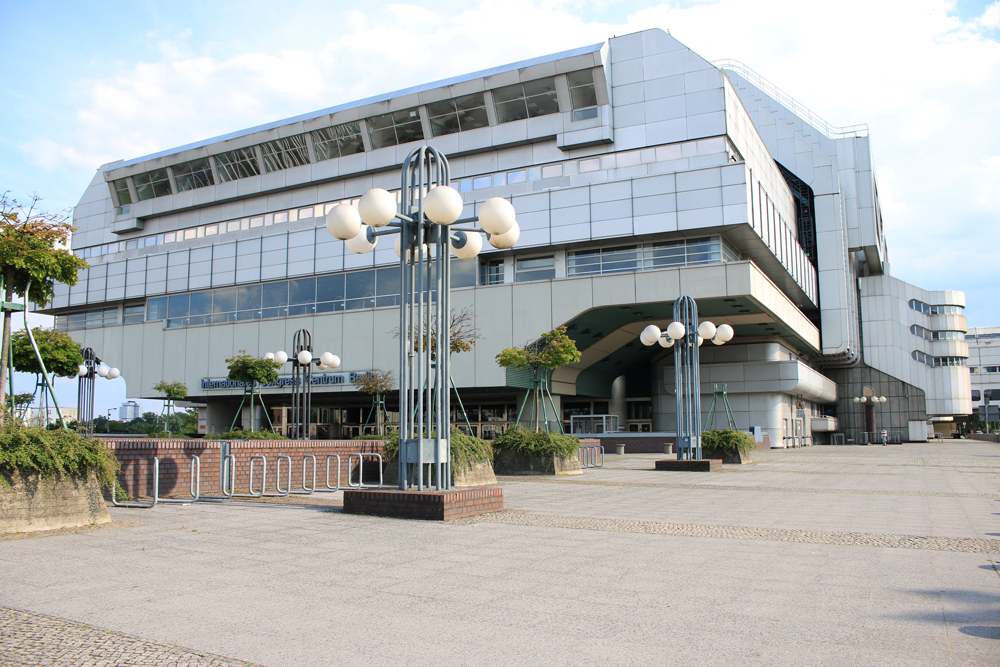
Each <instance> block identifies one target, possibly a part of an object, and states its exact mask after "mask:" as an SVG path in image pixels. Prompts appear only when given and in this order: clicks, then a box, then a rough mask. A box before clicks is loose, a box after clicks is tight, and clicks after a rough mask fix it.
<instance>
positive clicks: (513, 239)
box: [490, 222, 521, 250]
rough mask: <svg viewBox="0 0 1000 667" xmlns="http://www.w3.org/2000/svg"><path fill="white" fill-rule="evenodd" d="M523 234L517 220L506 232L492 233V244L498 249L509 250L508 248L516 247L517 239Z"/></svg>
mask: <svg viewBox="0 0 1000 667" xmlns="http://www.w3.org/2000/svg"><path fill="white" fill-rule="evenodd" d="M520 236H521V228H520V227H518V226H517V223H516V222H515V223H514V224H513V225H512V226H511V227H510V228H509V229H508V230H507V231H506V232H504V233H503V234H492V233H491V234H490V245H491V246H493V247H494V248H496V249H497V250H507V249H508V248H512V247H514V244H515V243H517V239H518V238H519V237H520Z"/></svg>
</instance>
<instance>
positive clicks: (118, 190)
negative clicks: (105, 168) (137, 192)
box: [113, 178, 132, 206]
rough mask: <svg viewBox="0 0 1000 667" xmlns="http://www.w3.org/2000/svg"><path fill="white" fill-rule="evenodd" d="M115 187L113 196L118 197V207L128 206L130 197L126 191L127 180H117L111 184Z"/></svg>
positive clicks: (130, 200)
mask: <svg viewBox="0 0 1000 667" xmlns="http://www.w3.org/2000/svg"><path fill="white" fill-rule="evenodd" d="M113 184H114V187H115V196H117V197H118V205H119V206H128V205H129V204H131V203H132V195H131V194H129V191H128V179H127V178H119V179H118V180H117V181H114V182H113Z"/></svg>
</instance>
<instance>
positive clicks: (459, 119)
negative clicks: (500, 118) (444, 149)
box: [427, 93, 490, 137]
mask: <svg viewBox="0 0 1000 667" xmlns="http://www.w3.org/2000/svg"><path fill="white" fill-rule="evenodd" d="M427 115H428V116H430V120H431V132H432V133H433V134H434V136H435V137H439V136H441V135H443V134H451V133H452V132H464V131H466V130H473V129H475V128H477V127H487V126H488V125H489V124H490V122H489V120H488V119H487V116H486V100H485V98H484V97H483V94H482V93H475V94H472V95H465V96H463V97H456V98H455V99H453V100H442V101H440V102H432V103H430V104H428V105H427Z"/></svg>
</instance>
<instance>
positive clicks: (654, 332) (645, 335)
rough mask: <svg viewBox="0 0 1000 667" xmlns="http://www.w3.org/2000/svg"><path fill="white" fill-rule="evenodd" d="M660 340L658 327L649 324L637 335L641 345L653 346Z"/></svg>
mask: <svg viewBox="0 0 1000 667" xmlns="http://www.w3.org/2000/svg"><path fill="white" fill-rule="evenodd" d="M659 339H660V327H658V326H656V325H655V324H650V325H649V326H648V327H646V328H645V329H643V330H642V333H641V334H639V340H640V341H641V342H642V344H643V345H647V346H648V345H654V344H656V341H658V340H659Z"/></svg>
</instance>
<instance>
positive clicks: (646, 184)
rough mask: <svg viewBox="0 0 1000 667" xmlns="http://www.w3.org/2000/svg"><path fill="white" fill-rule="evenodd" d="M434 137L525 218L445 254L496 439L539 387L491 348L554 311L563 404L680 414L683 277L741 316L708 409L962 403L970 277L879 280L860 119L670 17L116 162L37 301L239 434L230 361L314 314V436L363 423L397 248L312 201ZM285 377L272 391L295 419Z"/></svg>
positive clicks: (884, 256) (816, 423) (802, 414)
mask: <svg viewBox="0 0 1000 667" xmlns="http://www.w3.org/2000/svg"><path fill="white" fill-rule="evenodd" d="M420 143H427V144H431V145H433V146H434V147H435V148H437V149H438V150H440V151H442V152H444V153H445V154H446V155H448V156H449V158H450V161H451V168H452V172H451V173H452V184H453V186H454V187H456V188H457V189H458V190H459V191H460V192H461V193H462V196H463V197H464V200H465V203H466V214H468V215H472V214H473V213H474V212H475V210H476V208H477V207H478V206H479V205H480V204H481V203H482V202H484V201H485V200H486V199H488V198H490V197H505V198H508V199H509V200H510V201H511V203H512V204H513V205H514V207H515V209H516V210H517V220H518V223H519V225H520V229H521V233H520V239H519V240H518V242H517V244H516V245H515V246H514V247H513V248H512V249H511V250H505V251H499V250H495V249H493V248H491V247H490V246H488V245H486V246H485V248H484V251H483V253H482V254H481V255H480V256H479V257H478V258H476V259H468V260H460V259H457V258H455V259H453V260H452V289H453V297H452V298H453V304H454V307H455V310H456V311H457V312H461V311H463V310H465V309H468V313H470V315H471V318H472V322H473V324H474V326H475V328H476V329H477V330H478V335H477V336H476V344H475V347H474V348H473V349H472V350H471V351H468V352H464V353H459V354H455V355H454V357H453V365H452V368H453V377H454V381H455V384H456V386H457V388H458V392H459V394H460V396H461V400H462V403H463V405H464V408H465V410H466V416H467V417H468V421H469V423H470V424H471V427H472V429H473V430H474V431H475V432H476V433H478V434H479V435H481V436H485V437H490V436H492V435H493V434H495V433H497V432H498V431H499V430H501V429H503V428H505V427H506V426H508V425H509V424H511V423H512V422H513V421H514V420H515V419H516V416H517V406H518V405H519V401H520V398H521V397H522V396H523V395H524V393H525V386H526V384H527V383H526V381H525V378H524V376H523V374H520V373H515V372H508V371H507V370H506V369H504V368H500V367H499V366H498V365H497V364H496V361H495V356H496V355H497V353H498V352H500V350H502V349H503V348H505V347H508V346H512V345H518V344H522V343H525V342H527V341H530V340H534V339H536V338H538V336H539V335H540V334H541V333H543V332H546V331H549V330H551V329H553V328H554V327H557V326H560V325H565V326H566V327H567V328H568V331H569V334H570V335H571V336H572V338H573V339H574V340H575V341H576V344H577V345H578V347H579V348H580V349H581V350H582V353H583V357H582V359H581V361H580V362H579V363H576V364H573V365H571V366H567V367H564V368H562V369H559V370H558V371H556V372H555V374H554V376H553V379H552V380H553V381H552V393H553V394H554V397H555V403H556V404H557V405H556V408H557V411H558V413H559V417H560V418H561V419H562V420H563V422H564V423H565V424H566V425H567V426H569V424H570V418H571V417H572V416H574V415H586V414H595V415H601V414H612V415H617V416H618V417H619V421H618V423H619V428H621V429H623V430H625V431H626V432H629V433H643V432H670V431H672V430H673V429H674V425H675V418H674V393H673V392H674V371H673V352H672V351H671V350H669V349H667V350H665V349H662V348H660V347H659V346H654V347H652V348H650V347H646V346H644V345H642V344H641V343H640V342H639V340H638V337H639V333H640V332H641V331H642V329H643V328H644V327H645V326H647V325H648V324H650V323H653V324H657V325H658V326H660V327H661V328H664V327H666V325H667V324H668V323H669V322H670V321H671V319H672V306H673V302H674V300H675V299H677V298H678V297H680V296H682V295H690V296H692V297H694V298H695V299H696V300H697V303H698V308H699V311H700V314H701V317H702V318H703V319H707V320H711V321H713V322H715V323H716V324H722V323H728V324H730V325H732V326H733V328H734V329H735V338H734V339H733V340H732V341H731V342H729V343H727V344H726V345H723V346H720V347H716V346H714V345H707V346H705V347H702V349H701V362H702V371H701V379H702V393H703V394H704V397H703V408H704V410H705V412H706V413H707V406H708V405H709V403H710V400H711V398H712V395H713V389H714V388H715V387H716V386H717V387H718V389H719V390H720V391H721V390H722V388H723V387H724V388H725V390H726V392H727V398H728V402H729V404H730V406H731V408H732V412H733V417H734V418H735V423H736V426H737V427H738V428H740V429H743V430H748V429H750V427H756V429H755V430H756V431H757V432H760V433H762V434H765V435H767V436H768V437H769V440H770V443H771V446H772V447H781V446H794V445H799V444H808V443H810V442H813V443H825V442H840V441H845V442H851V441H854V442H862V441H863V440H864V438H865V436H864V433H863V431H864V429H865V424H864V421H863V416H864V406H863V405H860V404H856V403H854V402H853V398H855V397H860V396H863V395H864V391H865V388H866V387H868V388H869V392H874V394H875V395H876V396H879V397H882V396H885V397H886V399H887V401H886V402H885V403H879V405H878V406H877V410H876V418H877V428H878V429H882V428H887V429H889V430H891V431H896V432H900V433H901V434H902V435H901V437H902V438H904V439H906V438H910V439H918V440H920V439H924V438H926V437H927V434H928V431H929V426H930V425H931V424H933V422H934V421H935V420H944V421H947V420H950V419H952V418H953V417H954V416H955V415H963V414H967V413H970V412H971V410H972V403H971V401H970V396H971V390H970V379H969V369H968V367H967V365H966V361H967V358H968V355H969V353H968V345H967V343H966V342H965V341H964V340H963V336H964V333H965V330H966V320H965V317H964V316H963V314H962V312H963V306H964V295H963V294H962V293H961V292H954V291H926V290H923V289H921V288H919V287H916V286H914V285H910V284H907V283H905V282H903V281H901V280H898V279H896V278H893V277H892V276H891V274H890V271H889V255H888V249H887V241H886V238H885V235H884V230H883V225H882V216H881V212H880V209H879V197H878V188H877V184H876V181H875V172H874V169H873V166H872V157H871V149H870V144H869V137H868V132H867V128H866V127H865V126H863V125H859V126H852V127H847V128H838V127H832V126H831V125H829V124H827V123H826V122H824V121H823V120H821V119H819V118H817V117H816V116H815V115H814V114H812V113H810V112H809V111H808V110H807V109H805V108H803V107H802V106H801V105H799V104H797V103H796V102H794V101H793V100H791V99H790V98H789V97H788V96H786V95H784V94H783V93H781V92H780V91H778V90H777V89H775V88H774V87H773V86H771V85H770V84H768V83H767V82H766V81H764V80H763V79H761V78H760V77H759V76H758V75H757V74H755V73H753V72H752V71H751V70H749V69H747V68H746V67H744V66H743V65H741V64H739V63H735V62H728V61H727V62H724V63H715V64H713V63H710V62H707V61H706V60H704V59H703V58H701V57H700V56H699V55H698V54H696V53H694V52H692V51H691V50H690V49H688V48H687V47H685V46H684V45H683V44H682V43H681V42H679V41H677V40H676V39H675V38H674V37H672V36H671V35H669V34H667V33H666V32H663V31H661V30H648V31H644V32H641V33H635V34H631V35H625V36H622V37H615V38H612V39H609V40H608V41H606V42H604V43H601V44H594V45H592V46H585V47H582V48H578V49H575V50H572V51H566V52H563V53H557V54H553V55H551V56H546V57H542V58H535V59H532V60H527V61H524V62H518V63H512V64H509V65H503V66H499V67H495V68H492V69H489V70H485V71H481V72H473V73H470V74H466V75H463V76H458V77H455V78H453V79H448V80H445V81H437V82H434V83H430V84H425V85H420V86H417V87H414V88H410V89H407V90H402V91H398V92H395V93H388V94H385V95H379V96H376V97H372V98H368V99H364V100H359V101H357V102H352V103H349V104H343V105H340V106H336V107H332V108H329V109H323V110H320V111H316V112H315V113H310V114H305V115H303V116H299V117H296V118H290V119H287V120H282V121H277V122H274V123H270V124H268V125H263V126H260V127H253V128H248V129H245V130H240V131H237V132H233V133H231V134H228V135H226V136H221V137H216V138H213V139H208V140H204V141H198V142H196V143H192V144H189V145H186V146H179V147H177V148H173V149H169V150H165V151H162V152H160V153H156V154H154V155H148V156H145V157H138V158H133V159H129V160H123V161H118V162H113V163H110V164H107V165H104V166H102V167H101V168H100V169H99V170H98V172H97V175H96V176H95V177H94V180H93V182H92V183H91V185H90V186H89V187H88V189H87V191H86V193H84V195H83V197H82V198H81V200H80V203H79V205H78V206H77V207H76V210H75V213H74V224H75V225H76V226H77V227H78V231H77V232H76V234H75V235H74V237H73V250H74V252H76V253H78V254H79V255H80V256H81V257H83V258H85V259H86V260H87V261H88V262H89V263H90V269H89V270H85V271H82V272H81V273H80V277H79V282H78V283H77V284H76V285H75V286H73V287H72V288H69V287H65V286H61V287H60V288H59V291H58V292H57V295H56V297H55V299H54V301H53V302H52V304H50V306H49V307H48V310H47V311H46V312H49V313H52V314H54V315H56V321H57V326H58V327H59V328H61V329H63V330H67V331H69V332H70V333H71V334H72V335H73V336H74V337H75V338H76V339H77V340H78V341H79V342H80V343H81V345H86V346H90V347H92V348H93V349H94V350H95V351H96V352H97V353H98V355H99V356H100V357H101V358H102V359H106V360H110V361H109V363H111V364H113V365H115V366H117V367H119V368H120V369H121V371H122V375H123V376H124V377H125V378H126V380H127V382H128V391H129V394H130V395H131V396H135V397H142V398H157V397H158V394H157V392H156V391H154V390H153V386H154V385H155V384H156V383H158V382H160V381H161V380H166V381H168V382H178V381H179V382H184V383H185V384H186V385H187V387H188V390H189V395H190V399H191V400H194V401H195V402H197V403H199V404H202V405H204V406H205V407H204V408H203V410H202V413H203V414H202V416H203V420H202V428H203V431H205V432H216V431H224V430H228V428H229V427H230V424H231V423H232V421H233V419H234V417H235V416H236V411H237V407H238V406H239V404H240V399H241V398H242V395H243V392H242V390H241V389H239V388H234V387H232V386H231V383H229V382H227V381H226V375H227V365H226V359H227V357H231V356H233V355H234V354H236V353H238V352H239V351H240V350H246V351H247V352H248V353H250V354H253V355H264V354H265V353H267V352H276V351H278V350H288V349H289V348H290V347H291V345H292V337H293V335H294V334H295V332H296V331H298V330H300V329H308V330H309V331H310V332H312V336H313V347H314V351H315V352H316V353H317V354H318V353H319V352H324V351H329V352H332V353H334V354H337V355H338V356H340V358H341V359H342V360H343V365H342V366H341V367H340V368H339V369H337V371H336V372H331V371H325V372H319V373H317V376H316V379H315V380H314V381H315V382H316V384H315V385H314V386H313V406H314V409H315V413H314V418H313V422H314V424H315V433H314V435H315V437H320V438H326V437H342V436H349V435H352V434H356V433H358V432H359V431H360V430H361V429H362V428H363V427H364V425H365V421H366V419H367V415H368V413H369V412H370V406H371V399H370V397H368V396H366V395H363V394H360V393H359V392H357V391H356V390H355V387H354V384H353V381H354V379H355V378H356V377H357V374H358V373H363V372H366V371H371V370H385V371H389V370H396V367H397V365H398V358H399V353H398V349H399V341H398V340H397V338H396V337H395V336H394V329H396V327H397V326H398V309H397V305H398V303H399V300H400V295H399V292H400V269H399V260H398V258H397V255H396V254H395V252H394V249H393V247H392V245H391V243H382V244H379V245H378V247H377V248H376V249H375V250H374V252H372V253H369V254H363V255H359V254H355V253H353V252H351V251H350V250H349V249H347V248H345V244H344V243H343V242H341V241H338V240H336V239H334V238H333V237H332V236H331V235H330V234H329V233H327V230H326V229H325V227H324V215H325V214H326V213H327V212H328V211H329V210H330V209H331V208H332V207H333V206H334V205H336V204H337V203H340V202H351V203H356V202H357V200H358V198H359V197H360V195H361V194H362V193H364V192H365V191H366V190H368V189H369V188H372V187H381V188H385V189H387V190H389V191H395V192H398V190H399V187H400V186H399V182H400V165H401V163H402V161H403V159H404V158H405V156H406V155H407V154H408V153H409V152H410V151H411V150H413V148H414V147H415V146H418V145H419V144H420ZM290 377H291V368H290V365H286V366H285V367H284V370H283V371H282V381H281V382H279V386H275V387H267V388H264V390H263V399H264V402H265V403H266V404H267V406H268V415H269V416H270V417H271V419H272V420H273V421H274V422H275V423H276V425H277V426H279V427H281V428H284V425H285V424H286V421H285V420H286V416H287V412H288V410H287V408H288V406H290V405H291V394H292V388H291V386H290V385H289V384H286V380H287V379H288V378H290ZM394 400H395V399H394V398H393V396H392V395H391V394H390V395H389V396H388V407H389V410H390V412H391V411H392V409H393V404H394ZM456 410H458V408H457V406H456ZM717 412H718V413H719V416H718V417H716V418H715V419H714V420H713V422H714V423H711V424H706V427H712V426H717V427H723V426H724V425H725V423H726V418H725V412H724V411H723V410H721V409H720V410H718V411H717ZM261 416H262V415H260V414H258V415H255V416H254V417H253V418H254V419H256V420H257V422H258V423H261V422H262V421H263V420H262V419H261ZM250 418H251V417H250V414H249V412H248V411H247V410H246V409H245V408H244V414H243V415H241V416H240V420H241V421H242V422H243V425H244V426H246V425H248V422H249V419H250ZM390 418H391V419H394V418H395V415H390ZM454 421H455V422H456V423H463V422H464V419H463V418H462V416H461V415H459V414H456V415H455V419H454Z"/></svg>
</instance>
